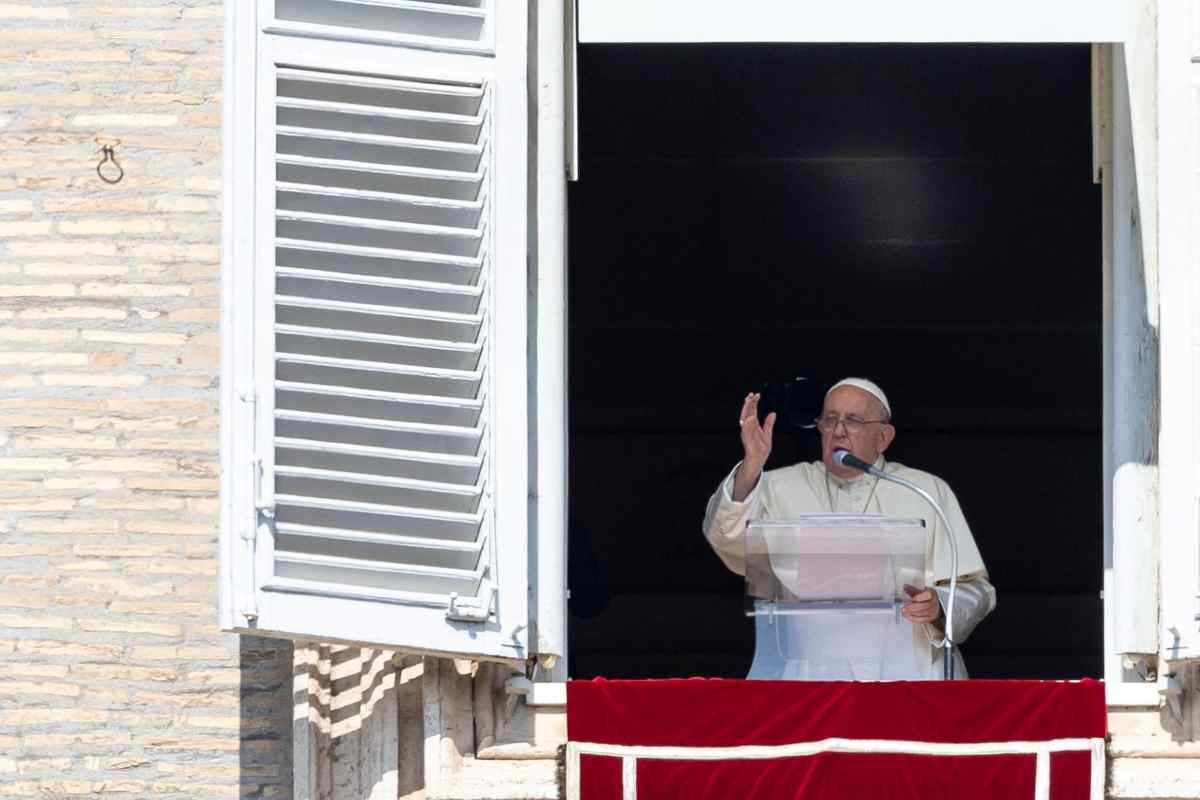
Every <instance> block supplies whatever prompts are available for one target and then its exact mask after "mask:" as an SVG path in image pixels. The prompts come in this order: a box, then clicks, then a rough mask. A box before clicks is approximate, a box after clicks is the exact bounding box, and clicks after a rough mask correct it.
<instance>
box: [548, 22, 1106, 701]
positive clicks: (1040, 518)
mask: <svg viewBox="0 0 1200 800" xmlns="http://www.w3.org/2000/svg"><path fill="white" fill-rule="evenodd" d="M580 58H581V64H580V67H581V73H580V74H581V101H582V103H581V109H582V117H581V120H580V147H581V158H580V163H581V181H580V182H579V183H577V184H573V185H572V186H571V188H570V194H569V203H570V208H569V214H570V217H569V219H570V253H569V256H570V276H569V279H570V305H569V319H570V366H569V379H570V403H571V407H570V419H571V428H570V450H571V461H570V469H571V476H570V480H571V483H570V491H571V499H570V507H571V534H570V541H569V547H570V576H569V581H570V585H571V590H572V597H571V601H570V610H571V617H570V651H571V664H570V673H571V676H572V677H574V678H588V677H592V676H596V675H604V676H608V677H639V678H644V677H665V676H689V675H708V676H728V677H741V676H744V675H745V673H746V671H747V669H748V667H749V664H750V660H751V656H752V652H753V625H752V623H751V621H750V620H748V619H746V618H745V617H744V616H743V615H742V603H741V594H742V582H741V579H740V578H739V577H738V576H736V575H733V574H732V573H730V572H728V571H727V570H726V569H725V568H724V567H723V566H722V564H721V563H720V561H719V560H718V559H717V557H716V556H715V555H714V554H713V553H712V551H711V550H710V549H709V547H708V546H707V544H706V543H705V541H704V539H703V537H702V535H701V533H700V522H701V518H702V515H703V511H704V505H705V502H706V501H707V499H708V497H709V495H710V493H711V492H712V491H713V490H714V488H715V487H716V486H717V484H718V482H719V481H720V480H721V478H722V477H723V476H724V475H725V474H726V473H727V472H728V471H729V469H730V468H731V467H732V466H733V465H734V464H735V463H736V461H737V460H738V458H739V457H740V454H741V448H740V443H739V441H738V434H737V426H736V419H737V413H738V409H739V407H740V403H741V399H742V397H743V396H744V395H745V393H746V392H747V391H750V390H752V389H755V388H756V387H758V386H761V385H762V384H764V383H767V382H776V383H778V382H782V381H785V380H787V379H790V378H792V377H794V376H797V375H801V376H806V377H809V378H811V379H813V380H815V381H824V382H828V381H829V380H832V379H835V378H837V377H842V376H845V375H865V376H868V377H871V378H873V379H874V380H876V381H878V382H879V383H880V384H881V385H882V386H883V388H884V389H885V391H887V393H888V395H889V397H890V399H891V401H892V405H893V408H894V410H895V414H896V423H897V427H898V429H899V435H898V437H897V440H896V443H895V444H894V445H893V447H892V449H891V450H890V451H889V453H888V455H889V457H890V458H892V459H893V460H897V461H901V462H903V463H906V464H909V465H910V466H914V467H919V468H921V469H926V470H929V471H931V472H933V473H935V474H938V475H940V476H942V477H943V478H945V479H946V480H947V481H948V482H949V483H950V485H951V486H952V487H953V488H954V490H955V492H956V493H957V494H958V497H959V499H960V501H961V503H962V505H963V508H964V510H965V512H966V515H967V519H968V521H969V522H970V524H971V527H972V530H973V532H974V535H975V538H976V541H977V542H978V544H979V547H980V550H981V552H982V553H983V557H984V559H985V561H986V563H987V565H988V567H989V570H990V573H991V578H992V582H993V583H994V584H995V585H996V587H997V590H998V593H999V605H998V608H997V610H996V611H995V612H994V613H993V614H992V615H991V617H990V618H989V619H988V620H986V621H985V622H984V623H983V624H982V625H981V626H980V628H979V629H978V630H977V631H976V632H975V634H974V635H973V637H972V638H971V640H970V641H969V642H968V643H967V644H966V646H965V647H964V654H965V657H966V660H967V665H968V667H969V669H970V672H971V674H972V676H974V677H1012V678H1017V677H1037V678H1059V677H1070V678H1074V677H1081V676H1093V677H1098V676H1100V675H1101V672H1102V659H1101V654H1102V632H1101V617H1102V605H1101V599H1100V596H1099V592H1100V587H1101V576H1102V568H1101V549H1102V530H1101V526H1102V508H1101V503H1102V494H1101V490H1102V486H1101V477H1102V476H1101V452H1102V450H1101V445H1102V434H1101V399H1102V398H1101V369H1102V365H1101V326H1102V317H1101V315H1102V308H1101V286H1102V280H1101V278H1102V276H1101V269H1102V267H1101V252H1100V247H1101V220H1100V187H1099V186H1096V185H1093V183H1092V164H1091V157H1092V150H1091V138H1090V137H1091V128H1090V107H1089V103H1090V91H1089V51H1088V48H1087V47H1086V46H999V45H990V46H964V45H938V46H915V45H890V46H874V45H871V46H867V45H854V46H824V45H822V46H796V45H769V46H768V45H721V46H715V45H686V46H678V45H675V46H628V45H620V46H616V45H614V46H597V45H593V46H587V47H584V48H582V50H581V55H580ZM818 456H819V445H818V441H817V438H816V435H815V434H808V433H802V432H788V431H780V432H779V433H778V434H777V436H776V443H775V449H774V452H773V454H772V460H771V463H770V464H769V465H768V468H770V467H778V466H782V465H785V464H788V463H792V462H794V461H796V460H800V459H812V458H815V457H818Z"/></svg>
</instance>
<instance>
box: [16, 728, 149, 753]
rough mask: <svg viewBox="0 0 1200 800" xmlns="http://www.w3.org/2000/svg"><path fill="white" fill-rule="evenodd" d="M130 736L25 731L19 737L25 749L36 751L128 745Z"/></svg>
mask: <svg viewBox="0 0 1200 800" xmlns="http://www.w3.org/2000/svg"><path fill="white" fill-rule="evenodd" d="M130 741H131V737H130V735H129V733H128V732H125V731H122V732H112V731H99V732H76V733H68V734H62V733H26V734H24V735H23V736H22V737H21V743H22V745H23V746H24V747H25V749H26V750H30V751H35V752H36V751H38V750H40V749H41V748H47V749H48V750H62V749H63V748H71V749H72V750H76V751H78V750H79V749H80V748H79V745H96V746H98V747H116V746H122V745H128V744H129V742H130Z"/></svg>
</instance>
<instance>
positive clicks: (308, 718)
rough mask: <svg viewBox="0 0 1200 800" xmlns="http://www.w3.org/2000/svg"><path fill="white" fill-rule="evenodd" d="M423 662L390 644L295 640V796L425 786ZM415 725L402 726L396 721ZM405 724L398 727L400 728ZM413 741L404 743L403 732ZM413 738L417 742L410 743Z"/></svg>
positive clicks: (396, 792)
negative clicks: (373, 645) (397, 651)
mask: <svg viewBox="0 0 1200 800" xmlns="http://www.w3.org/2000/svg"><path fill="white" fill-rule="evenodd" d="M421 673H422V660H421V659H420V658H419V657H404V658H400V657H398V656H397V655H396V654H395V653H394V652H393V651H391V650H380V649H375V648H368V647H362V648H359V647H348V646H343V645H318V644H297V646H296V648H295V653H294V657H293V659H292V694H291V698H290V701H289V703H288V708H289V709H291V712H292V714H291V726H290V730H291V734H292V742H293V753H294V754H295V758H296V759H304V760H305V761H306V762H307V765H306V764H303V763H298V764H297V767H298V769H297V771H296V774H297V777H298V781H297V785H296V786H295V787H294V792H293V794H292V796H293V797H295V798H297V799H298V800H308V799H309V798H320V797H343V796H345V797H376V796H379V797H407V796H408V795H409V794H410V793H412V792H415V791H418V790H420V789H421V788H422V786H423V781H424V775H423V769H422V763H421V759H419V758H415V759H412V758H410V759H407V760H402V759H401V753H402V752H407V753H409V754H410V755H411V754H412V753H414V752H415V753H419V752H420V742H419V738H420V735H421V732H422V730H421V720H422V694H421V681H420V680H419V678H420V677H421ZM402 718H403V719H405V720H409V721H411V722H413V723H415V728H413V730H412V731H409V730H408V728H412V727H413V726H412V725H409V726H401V725H398V724H397V721H398V720H400V719H402ZM402 728H403V730H401V729H402ZM414 735H415V738H416V739H417V740H418V741H403V742H402V741H401V738H405V739H413V738H414ZM414 744H415V745H416V748H415V749H414Z"/></svg>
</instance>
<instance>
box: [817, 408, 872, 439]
mask: <svg viewBox="0 0 1200 800" xmlns="http://www.w3.org/2000/svg"><path fill="white" fill-rule="evenodd" d="M815 422H816V423H817V430H819V431H820V432H821V433H833V432H834V431H835V430H837V426H838V423H841V424H842V425H845V426H846V433H848V434H850V435H851V436H854V435H855V434H859V433H862V431H863V428H865V427H866V426H867V425H887V424H889V423H888V421H887V420H886V419H863V418H862V417H856V416H854V415H853V414H851V415H850V416H847V417H839V416H838V415H837V414H833V413H830V414H825V415H823V416H820V417H817V418H816V420H815Z"/></svg>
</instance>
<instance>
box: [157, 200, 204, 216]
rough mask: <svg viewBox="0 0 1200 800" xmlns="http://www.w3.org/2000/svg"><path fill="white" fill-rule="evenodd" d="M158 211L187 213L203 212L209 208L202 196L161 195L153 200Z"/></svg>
mask: <svg viewBox="0 0 1200 800" xmlns="http://www.w3.org/2000/svg"><path fill="white" fill-rule="evenodd" d="M154 208H155V209H157V210H158V211H173V212H180V213H187V214H203V213H205V212H207V211H208V210H209V205H208V201H207V200H205V199H204V198H203V197H162V198H159V199H158V200H155V201H154Z"/></svg>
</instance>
